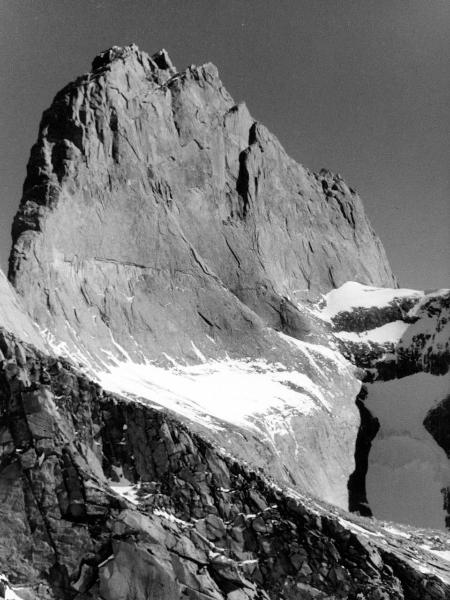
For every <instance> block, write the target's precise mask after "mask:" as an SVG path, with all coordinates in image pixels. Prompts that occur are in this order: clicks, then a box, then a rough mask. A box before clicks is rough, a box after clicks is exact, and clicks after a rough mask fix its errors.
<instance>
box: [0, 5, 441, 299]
mask: <svg viewBox="0 0 450 600" xmlns="http://www.w3.org/2000/svg"><path fill="white" fill-rule="evenodd" d="M131 42H136V43H137V44H138V46H139V47H140V48H141V49H143V50H146V51H147V52H149V53H153V52H156V51H157V50H159V49H160V48H162V47H164V48H166V49H167V50H168V51H169V54H170V56H171V58H172V60H173V62H174V63H175V64H176V66H177V67H178V68H179V69H181V68H184V67H185V66H187V65H189V64H192V63H194V64H202V63H204V62H213V63H215V64H216V65H217V66H218V68H219V72H220V75H221V78H222V80H223V82H224V83H225V86H226V87H227V89H228V90H229V92H230V93H231V95H232V96H233V97H234V99H235V100H236V101H241V100H245V101H246V103H247V105H248V107H249V109H250V111H251V113H252V115H253V116H254V118H256V119H258V120H260V121H262V122H263V123H264V124H265V125H266V126H268V127H269V129H270V130H271V131H272V132H273V133H275V134H276V135H277V137H278V138H279V139H280V140H281V142H282V144H283V145H284V146H285V148H286V149H287V151H288V152H289V154H290V155H291V156H293V157H294V158H295V159H296V160H298V161H299V162H301V163H302V164H304V165H305V166H307V167H309V168H310V169H312V170H315V171H317V170H319V169H320V168H321V167H323V166H326V167H327V168H329V169H331V170H333V171H337V172H339V173H341V174H342V175H343V176H344V178H345V179H346V180H347V182H348V183H349V184H350V185H352V186H353V187H355V188H356V189H357V190H358V191H359V193H360V195H361V196H362V198H363V201H364V204H365V207H366V210H367V212H368V214H369V217H370V219H371V221H372V224H373V225H374V227H375V229H376V231H377V233H378V234H379V236H380V237H381V239H382V241H383V243H384V245H385V248H386V250H387V253H388V256H389V258H390V261H391V264H392V266H393V268H394V271H395V272H396V273H397V275H398V276H399V278H400V284H401V285H402V286H403V287H415V288H436V287H446V286H447V287H448V286H449V285H450V281H449V279H450V269H449V265H450V233H449V232H450V202H449V189H450V168H449V167H450V135H449V133H450V116H449V115H450V69H449V57H450V2H449V0H292V1H287V0H240V1H237V0H171V1H164V0H160V1H151V0H136V1H131V0H129V1H125V0H122V1H120V0H102V1H101V0H97V1H95V0H68V1H66V0H0V56H1V59H0V82H1V83H0V127H1V135H0V206H1V219H0V259H1V264H2V265H3V266H4V265H5V262H6V259H7V255H8V253H9V247H10V226H11V222H12V218H13V214H14V212H15V210H16V208H17V206H18V203H19V199H20V194H21V187H22V183H23V179H24V175H25V166H26V162H27V160H28V154H29V150H30V147H31V145H32V143H33V142H34V141H35V138H36V135H37V129H38V124H39V120H40V116H41V113H42V111H43V110H44V109H45V108H46V107H48V106H49V104H50V103H51V100H52V98H53V96H54V95H55V93H56V92H57V91H58V89H60V88H61V87H63V86H64V85H65V84H66V83H67V82H68V81H70V80H71V79H74V78H75V77H76V76H77V75H79V74H81V73H84V72H86V71H88V70H89V68H90V63H91V60H92V58H93V57H94V56H95V55H96V54H97V53H98V52H99V51H100V50H103V49H105V48H108V47H110V46H112V45H125V44H128V43H131Z"/></svg>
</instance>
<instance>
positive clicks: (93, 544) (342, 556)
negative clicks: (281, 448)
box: [0, 331, 450, 600]
mask: <svg viewBox="0 0 450 600" xmlns="http://www.w3.org/2000/svg"><path fill="white" fill-rule="evenodd" d="M0 347H1V352H2V369H1V372H0V386H1V399H2V407H1V408H2V428H1V436H0V439H1V467H2V468H1V471H0V490H1V494H2V502H1V503H0V510H1V516H2V518H1V520H0V530H1V538H2V552H1V553H0V568H1V569H2V570H3V572H7V573H8V576H9V579H10V581H11V582H12V584H13V588H14V589H15V590H16V593H17V594H20V595H19V597H23V598H36V599H37V598H39V600H44V599H46V598H48V599H50V598H57V599H66V598H76V599H80V600H81V599H89V598H98V597H101V598H104V599H105V600H119V599H120V598H135V599H136V600H140V599H141V598H142V599H144V598H149V597H151V598H161V599H166V598H167V599H172V598H173V599H175V598H184V597H186V598H192V599H196V600H197V599H198V600H206V599H207V598H208V599H209V598H211V599H212V598H214V599H217V600H221V599H225V598H226V599H227V600H245V599H255V600H256V599H258V600H263V599H264V598H273V599H275V598H277V599H281V598H285V599H294V598H299V597H302V598H311V599H312V598H322V599H331V598H362V597H364V598H366V599H367V600H381V599H399V600H400V599H403V598H408V599H417V600H419V599H420V600H428V599H430V600H431V599H433V600H434V599H439V600H441V599H444V598H445V597H446V594H448V592H449V591H450V565H447V566H445V562H442V561H440V560H439V558H438V552H437V553H436V555H434V556H435V558H434V559H433V557H432V554H431V553H430V552H429V550H426V549H422V548H421V547H420V545H418V544H417V542H415V543H412V544H411V543H410V542H409V541H408V539H407V538H408V536H410V537H411V534H408V535H405V534H404V533H402V532H401V531H399V530H395V529H393V530H392V529H390V528H389V527H387V526H386V527H385V529H384V530H383V529H382V528H380V527H379V526H376V525H374V524H367V523H365V522H362V521H361V522H359V523H358V521H349V520H348V519H346V518H344V515H342V514H339V512H338V511H337V510H336V509H332V508H331V507H329V506H326V505H323V504H321V503H320V502H318V501H315V500H312V499H307V498H306V497H302V496H299V495H293V494H292V493H289V492H287V491H286V490H283V489H281V488H280V487H279V486H277V485H274V483H271V482H270V481H268V480H267V479H266V477H264V475H262V474H261V473H257V472H255V471H253V470H252V469H251V468H249V467H248V466H246V465H244V464H242V463H239V462H236V461H235V460H234V459H232V458H230V457H227V456H226V455H224V454H223V453H221V452H218V451H217V449H216V448H214V446H212V445H211V444H209V443H208V442H205V441H204V440H203V439H202V438H201V437H198V436H197V435H196V434H195V433H193V432H191V431H190V430H189V429H188V428H187V427H186V426H183V425H181V424H180V423H179V422H178V421H177V420H174V419H173V418H171V417H170V416H169V415H167V414H165V413H163V412H161V411H157V410H154V409H152V408H150V407H148V406H145V405H143V404H138V403H130V402H126V401H124V400H123V399H121V398H119V397H117V396H114V395H111V394H107V393H105V392H103V391H102V390H101V389H100V388H99V387H98V386H97V385H96V384H94V383H93V382H90V381H89V380H88V379H86V377H85V376H83V375H81V374H80V373H77V372H76V371H74V369H73V367H72V366H71V365H70V364H69V363H67V362H65V361H63V360H61V359H59V360H58V359H56V358H48V357H47V356H45V355H42V354H41V353H40V352H38V351H37V350H35V349H34V348H32V347H31V346H29V345H26V344H23V343H20V342H18V341H17V340H16V339H14V337H12V336H11V335H10V334H7V333H5V332H4V331H2V333H1V335H0ZM380 531H383V534H381V533H380ZM415 535H416V536H420V533H419V532H415ZM419 539H420V537H419ZM435 539H439V540H440V546H438V548H440V551H442V548H447V547H450V538H449V537H448V536H444V535H443V534H442V533H441V534H439V535H438V536H435ZM6 541H7V544H6V543H5V542H6ZM423 541H424V539H423V534H422V542H423ZM10 585H11V584H10ZM24 593H25V594H26V595H23V594H24ZM358 594H359V595H358Z"/></svg>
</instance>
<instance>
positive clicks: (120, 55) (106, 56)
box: [92, 43, 176, 75]
mask: <svg viewBox="0 0 450 600" xmlns="http://www.w3.org/2000/svg"><path fill="white" fill-rule="evenodd" d="M119 60H122V61H123V62H125V61H128V60H137V61H138V62H139V63H141V65H142V66H145V67H149V68H150V69H151V70H152V71H154V70H156V69H158V70H160V71H167V72H168V73H169V74H170V75H173V74H175V73H176V68H175V66H174V64H173V63H172V61H171V59H170V57H169V54H168V52H167V50H165V49H164V48H162V49H161V50H159V51H158V52H156V53H155V54H153V55H152V56H149V55H148V54H147V53H146V52H143V51H142V50H139V47H138V46H137V45H136V44H134V43H133V44H129V45H128V46H112V47H111V48H108V49H107V50H104V51H103V52H100V54H98V55H97V56H96V57H95V58H94V60H93V61H92V71H98V70H101V69H105V68H107V67H108V66H110V65H111V64H112V63H114V62H116V61H119Z"/></svg>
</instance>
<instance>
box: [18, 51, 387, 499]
mask: <svg viewBox="0 0 450 600" xmlns="http://www.w3.org/2000/svg"><path fill="white" fill-rule="evenodd" d="M13 237H14V246H13V250H12V253H11V257H10V270H9V277H10V280H11V281H12V282H13V284H14V286H15V288H16V290H17V291H18V293H19V294H20V296H21V297H22V298H23V302H24V304H25V305H26V308H27V310H28V312H29V313H30V315H31V316H32V318H33V319H34V320H35V321H36V322H37V324H38V325H39V327H40V329H41V331H42V333H43V335H44V336H45V337H46V339H47V341H48V342H49V343H50V344H51V345H52V346H53V348H54V350H55V352H57V353H63V354H65V355H66V356H68V357H70V358H71V359H73V360H75V361H76V362H77V363H79V364H82V365H83V366H84V368H85V369H87V370H88V371H89V372H90V374H91V375H93V376H95V377H96V378H97V379H98V380H99V381H101V382H102V383H103V385H105V386H106V387H109V389H114V390H116V391H120V392H121V393H126V394H129V395H132V396H140V397H145V398H146V400H147V401H149V402H154V403H156V404H162V405H163V406H165V407H166V408H169V409H171V410H175V411H177V412H178V413H179V414H182V415H183V416H184V417H185V418H188V419H191V420H193V421H194V422H195V423H196V426H198V427H199V428H203V429H206V430H207V433H208V434H209V435H211V436H213V437H214V438H215V439H216V440H219V441H220V443H221V444H222V445H224V446H225V447H226V448H228V449H230V451H231V449H233V453H234V454H235V455H236V454H237V455H239V456H240V457H241V458H243V459H246V460H251V461H252V462H253V463H256V464H257V465H258V466H261V467H264V468H267V469H268V471H269V472H270V473H272V474H273V475H275V476H276V477H277V478H278V479H281V480H282V481H283V482H285V483H287V484H289V485H292V486H301V487H303V488H305V489H307V490H309V491H310V492H313V493H316V494H319V495H321V497H324V498H326V499H327V500H329V501H331V502H335V503H338V504H340V505H342V506H346V504H347V489H346V481H347V479H348V476H349V474H350V473H351V471H352V470H353V466H354V465H353V455H352V447H353V444H354V438H355V435H356V431H357V427H358V420H359V416H358V411H357V409H356V407H355V405H354V397H355V396H356V394H357V393H358V390H359V387H360V383H359V381H358V380H357V378H355V376H354V368H353V367H352V366H351V365H350V364H349V363H347V362H346V361H345V360H343V359H342V357H341V355H340V354H339V353H337V352H336V351H335V350H333V349H330V348H329V346H328V337H327V335H328V334H327V326H326V325H324V324H323V323H322V322H321V321H320V319H316V318H314V316H313V315H311V313H310V312H308V309H307V307H305V306H304V305H302V304H298V301H299V300H304V299H305V298H306V297H307V296H308V295H309V294H318V293H320V292H325V291H328V290H329V289H331V288H333V287H334V286H337V285H340V284H342V283H344V282H345V281H347V280H348V279H357V280H359V281H361V282H366V283H371V284H376V285H391V286H392V285H395V279H394V276H393V275H392V272H391V270H390V267H389V264H388V262H387V259H386V256H385V253H384V250H383V248H382V246H381V244H380V241H379V239H378V238H377V236H376V235H375V233H374V232H373V230H372V228H371V226H370V224H369V222H368V221H367V219H366V217H365V215H364V211H363V208H362V204H361V201H360V199H359V197H358V195H357V194H356V192H355V191H354V190H352V189H350V188H349V187H348V186H347V184H346V183H345V182H344V181H343V180H342V178H341V177H340V176H339V175H333V174H331V173H329V172H328V171H321V173H320V174H313V173H311V172H309V171H308V170H307V169H305V168H303V167H302V166H301V165H299V164H297V163H296V162H295V161H293V160H292V159H291V158H289V157H288V156H287V154H286V153H285V151H284V150H283V148H282V147H281V145H280V143H279V142H278V140H277V139H276V138H275V137H274V136H273V135H272V134H271V133H270V132H269V131H267V129H266V128H265V127H264V126H263V125H261V124H260V123H257V122H255V120H254V119H253V118H252V117H251V115H250V113H249V111H248V110H247V108H246V106H245V105H244V104H236V103H235V102H234V100H233V99H232V98H231V96H230V95H229V94H228V92H227V91H226V90H225V88H224V87H223V85H222V83H221V81H220V79H219V77H218V74H217V70H216V68H215V67H214V66H213V65H211V64H206V65H203V66H201V67H190V68H189V69H187V70H186V71H183V72H180V73H178V72H176V69H175V68H174V67H173V65H172V64H171V62H170V59H169V58H168V56H167V54H166V53H164V52H161V53H158V54H157V55H155V56H153V57H151V58H150V57H149V56H147V55H146V54H145V53H143V52H140V51H139V50H138V49H137V48H136V47H135V46H130V47H127V48H114V49H112V50H110V51H108V52H106V53H103V54H102V55H100V56H99V57H97V58H96V59H95V60H94V62H93V66H92V71H91V73H89V74H87V75H84V76H82V77H81V78H79V79H78V80H76V81H75V82H73V83H71V84H69V85H68V86H67V87H66V88H64V89H63V90H62V91H61V92H59V93H58V94H57V96H56V98H55V100H54V102H53V104H52V106H51V107H50V108H49V109H48V110H47V111H46V112H45V113H44V116H43V119H42V123H41V126H40V131H39V138H38V141H37V143H36V144H35V146H34V147H33V149H32V151H31V157H30V161H29V164H28V173H27V179H26V181H25V184H24V195H23V198H22V202H21V205H20V209H19V212H18V214H17V216H16V218H15V221H14V227H13ZM283 336H284V337H283ZM199 364H200V365H201V366H200V367H197V368H196V365H197V366H198V365H199ZM158 369H160V370H158ZM161 369H162V370H161ZM224 423H225V426H224ZM220 432H222V433H220ZM223 432H225V433H223ZM246 438H248V439H249V443H246V442H245V439H246ZM242 440H244V441H242ZM299 440H301V443H299ZM255 445H256V446H258V448H259V451H256V452H255Z"/></svg>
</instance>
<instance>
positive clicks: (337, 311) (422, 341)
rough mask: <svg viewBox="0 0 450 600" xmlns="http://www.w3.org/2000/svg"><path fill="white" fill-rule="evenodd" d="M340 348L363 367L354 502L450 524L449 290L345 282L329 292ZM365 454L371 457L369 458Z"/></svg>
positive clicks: (394, 515)
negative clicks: (362, 284)
mask: <svg viewBox="0 0 450 600" xmlns="http://www.w3.org/2000/svg"><path fill="white" fill-rule="evenodd" d="M325 302H326V304H325V306H322V307H321V310H322V314H323V315H325V316H326V317H327V318H329V319H330V320H331V322H332V323H333V327H334V331H335V336H336V337H337V338H338V339H339V340H340V343H341V348H342V350H343V352H344V354H345V355H346V356H347V357H348V358H349V359H350V360H352V362H354V363H355V364H356V365H358V366H359V367H362V368H364V370H365V377H364V379H365V385H364V390H365V391H364V393H363V394H360V395H359V400H358V404H359V408H360V412H361V421H362V422H361V428H360V434H359V436H358V437H359V445H358V446H357V451H356V463H357V465H356V469H355V472H354V473H353V474H352V476H351V478H350V482H349V488H350V508H351V509H352V510H357V511H360V512H367V513H369V514H370V512H373V514H374V515H375V516H377V517H379V518H382V519H387V520H394V521H398V522H403V523H412V524H415V525H417V526H421V527H432V528H444V527H445V526H447V527H448V526H449V525H450V517H449V515H450V502H449V490H450V463H449V460H448V459H449V457H450V452H449V450H450V444H449V439H450V436H449V434H450V425H449V421H448V398H449V395H450V373H449V366H450V345H449V343H450V342H449V340H450V318H449V317H450V293H449V291H448V290H439V291H436V292H429V293H423V292H416V291H413V290H389V289H375V288H370V287H365V286H361V285H358V284H352V283H348V284H346V285H344V286H343V287H342V288H340V289H338V290H335V291H333V292H330V293H329V294H328V295H327V296H326V301H325ZM367 460H368V464H367Z"/></svg>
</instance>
